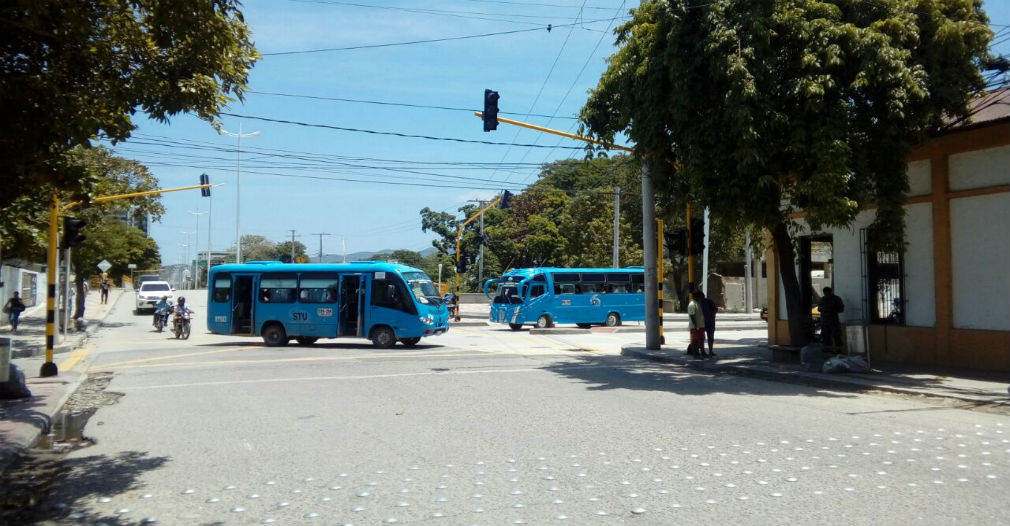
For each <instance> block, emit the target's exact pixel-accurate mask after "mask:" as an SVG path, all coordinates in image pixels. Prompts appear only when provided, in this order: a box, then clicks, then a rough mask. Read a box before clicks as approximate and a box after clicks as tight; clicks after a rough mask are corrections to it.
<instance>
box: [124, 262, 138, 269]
mask: <svg viewBox="0 0 1010 526" xmlns="http://www.w3.org/2000/svg"><path fill="white" fill-rule="evenodd" d="M126 268H128V269H130V270H133V269H135V268H137V264H136V263H129V264H127V265H126Z"/></svg>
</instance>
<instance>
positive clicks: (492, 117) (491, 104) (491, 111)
mask: <svg viewBox="0 0 1010 526" xmlns="http://www.w3.org/2000/svg"><path fill="white" fill-rule="evenodd" d="M498 99H499V96H498V92H497V91H491V90H489V89H486V90H484V113H483V119H484V131H486V132H489V131H491V130H497V129H498Z"/></svg>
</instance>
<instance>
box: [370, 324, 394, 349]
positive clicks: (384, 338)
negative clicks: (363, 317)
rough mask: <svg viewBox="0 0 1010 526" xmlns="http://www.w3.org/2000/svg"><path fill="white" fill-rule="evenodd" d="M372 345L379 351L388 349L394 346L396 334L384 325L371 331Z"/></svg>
mask: <svg viewBox="0 0 1010 526" xmlns="http://www.w3.org/2000/svg"><path fill="white" fill-rule="evenodd" d="M372 344H373V345H375V346H376V347H378V348H380V349H388V348H390V347H392V346H394V345H396V333H395V332H393V329H390V328H389V327H386V326H385V325H379V326H378V327H376V328H374V329H372Z"/></svg>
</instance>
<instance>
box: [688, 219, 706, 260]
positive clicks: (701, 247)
mask: <svg viewBox="0 0 1010 526" xmlns="http://www.w3.org/2000/svg"><path fill="white" fill-rule="evenodd" d="M704 251H705V221H704V220H703V219H692V220H691V253H692V254H701V253H702V252H704Z"/></svg>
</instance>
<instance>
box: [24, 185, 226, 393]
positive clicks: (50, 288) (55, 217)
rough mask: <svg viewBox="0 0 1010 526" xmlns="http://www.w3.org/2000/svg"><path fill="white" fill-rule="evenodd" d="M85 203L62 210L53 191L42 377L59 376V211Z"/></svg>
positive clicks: (68, 206) (121, 196) (100, 199)
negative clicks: (56, 357) (56, 354)
mask: <svg viewBox="0 0 1010 526" xmlns="http://www.w3.org/2000/svg"><path fill="white" fill-rule="evenodd" d="M210 187H211V185H210V184H198V185H195V186H184V187H182V188H168V189H165V190H150V191H146V192H132V193H129V194H119V195H107V196H103V197H96V198H94V199H92V200H91V201H90V202H92V203H101V202H104V201H112V200H115V199H126V198H129V197H140V196H144V195H156V194H165V193H168V192H181V191H183V190H195V189H197V188H201V189H203V188H210ZM82 204H84V201H73V202H70V203H67V204H66V205H64V206H63V207H62V209H61V207H60V198H59V196H58V195H56V193H53V202H52V205H51V206H50V208H49V239H48V242H49V248H48V250H47V251H46V361H45V363H43V364H42V368H41V369H40V370H39V376H41V377H49V376H56V375H57V374H59V369H58V368H57V367H56V364H55V363H54V362H53V348H54V343H55V339H56V286H57V285H58V284H57V280H58V277H57V276H58V272H57V268H56V265H57V257H56V254H57V253H56V251H57V249H58V248H59V237H60V232H59V230H60V227H59V222H60V212H61V211H63V212H66V211H67V210H69V209H71V208H73V207H75V206H79V205H82ZM68 259H69V258H68ZM69 280H70V273H69V272H68V273H67V281H68V282H69ZM77 301H84V298H78V299H77Z"/></svg>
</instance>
